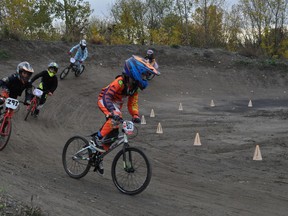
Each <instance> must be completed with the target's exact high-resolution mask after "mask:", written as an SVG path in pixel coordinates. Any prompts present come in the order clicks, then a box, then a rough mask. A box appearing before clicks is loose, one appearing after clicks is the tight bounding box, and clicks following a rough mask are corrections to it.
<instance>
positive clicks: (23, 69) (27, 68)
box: [16, 61, 34, 82]
mask: <svg viewBox="0 0 288 216" xmlns="http://www.w3.org/2000/svg"><path fill="white" fill-rule="evenodd" d="M16 72H17V73H18V74H19V77H20V79H21V80H23V81H24V82H27V81H28V80H29V79H30V77H31V76H32V74H33V73H34V70H33V68H32V66H31V65H30V64H29V62H26V61H25V62H21V63H19V64H18V66H17V69H16ZM25 74H27V75H25Z"/></svg>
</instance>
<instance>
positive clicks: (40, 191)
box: [0, 41, 288, 216]
mask: <svg viewBox="0 0 288 216" xmlns="http://www.w3.org/2000/svg"><path fill="white" fill-rule="evenodd" d="M72 45H74V44H71V43H64V42H50V43H48V42H30V41H29V42H15V41H0V53H2V55H0V56H2V58H0V75H1V77H3V76H6V75H9V74H11V73H13V72H14V71H15V69H16V66H17V64H18V63H19V62H20V61H24V60H26V61H29V62H30V63H31V64H32V65H33V67H34V69H35V71H36V72H40V71H42V70H43V69H45V68H46V66H47V64H48V63H49V62H50V61H56V62H58V63H59V65H60V67H61V68H60V71H61V69H63V68H64V67H65V66H66V65H67V64H68V55H67V51H68V50H69V48H70V47H71V46H72ZM147 48H150V47H147V46H132V45H131V46H127V45H126V46H94V45H90V46H89V56H90V57H89V59H88V60H87V61H86V63H85V65H86V70H85V72H84V73H83V75H81V76H80V77H78V78H76V77H75V76H74V75H73V74H69V75H68V77H67V78H66V79H65V80H61V81H59V87H58V89H57V90H56V92H55V94H54V95H53V97H51V98H48V100H47V103H46V104H45V106H44V107H43V110H41V113H40V116H39V118H38V119H33V118H31V119H29V120H28V121H27V122H26V121H24V115H25V107H21V109H20V111H19V112H18V113H17V114H16V115H15V118H14V119H13V132H12V136H11V139H10V142H9V144H8V146H7V147H6V148H5V149H4V150H3V151H2V152H0V163H1V166H0V173H1V175H0V179H1V181H0V191H4V193H8V194H11V195H12V196H13V197H17V199H19V200H21V201H23V202H26V203H28V204H29V203H30V199H31V196H33V198H34V201H33V203H34V204H35V205H37V206H39V207H41V209H42V210H43V212H44V213H45V214H47V215H48V214H49V215H62V216H65V215H69V216H70V215H119V214H120V215H131V216H132V215H133V216H134V215H167V216H169V215H181V216H185V215H187V216H188V215H189V216H190V215H203V216H204V215H207V216H208V215H209V216H210V215H215V216H218V215H219V216H223V215H239V216H240V215H241V216H242V215H245V216H250V215H251V216H252V215H253V216H254V215H262V216H271V215H275V216H276V215H279V216H282V215H283V216H284V215H286V214H287V213H286V212H287V195H286V191H287V189H288V188H287V185H288V184H287V183H288V174H287V165H288V162H287V159H288V156H287V153H286V151H287V146H288V144H287V141H288V140H287V136H286V133H287V123H286V120H287V113H288V112H287V92H288V89H287V73H286V72H283V68H284V67H278V65H274V64H269V63H268V64H267V62H259V61H256V60H251V59H248V58H245V57H243V56H240V55H238V54H237V53H228V52H225V51H223V50H217V49H206V50H203V49H196V48H191V47H174V48H173V47H158V46H153V47H152V48H153V49H154V50H155V53H156V56H157V59H158V63H159V65H160V71H161V76H160V77H156V78H155V79H153V80H152V81H151V82H150V84H149V86H148V88H147V89H145V90H144V91H143V92H141V93H140V98H139V105H140V113H141V115H144V116H145V117H146V121H147V124H146V125H139V135H138V136H137V138H136V139H135V140H133V141H132V143H131V145H135V146H137V147H139V148H141V149H142V150H143V151H144V152H145V153H146V154H147V155H148V156H149V158H150V161H151V163H152V167H153V176H152V180H151V183H150V185H149V187H148V188H147V189H146V190H145V191H144V192H143V193H141V194H139V195H137V196H134V197H131V196H126V195H123V194H121V193H119V192H118V190H117V189H116V188H115V186H114V185H113V183H112V181H111V175H110V167H111V161H112V159H113V154H112V155H110V156H108V157H107V159H106V158H105V161H104V168H105V176H104V177H103V178H102V177H100V176H98V175H97V174H96V173H94V172H93V171H91V172H90V173H89V174H88V175H87V176H85V177H84V178H82V179H80V180H75V179H71V178H69V177H68V176H67V174H66V173H65V172H64V169H63V166H62V161H61V154H62V149H63V146H64V144H65V142H66V141H67V140H68V139H69V138H70V137H71V136H73V135H82V136H87V135H89V134H90V133H92V132H95V131H96V130H97V129H98V128H99V127H100V126H101V125H102V123H103V122H104V120H105V119H104V117H103V115H102V113H101V112H100V111H99V110H98V108H97V105H96V101H97V96H98V94H99V92H100V90H101V88H102V87H104V86H106V85H107V84H108V83H110V82H111V81H112V80H113V78H114V77H115V76H116V75H118V74H121V71H122V66H123V62H124V60H125V59H127V58H129V57H130V56H131V55H132V54H136V55H144V54H145V51H146V49H147ZM212 99H213V101H214V103H215V107H210V105H209V104H210V101H211V100H212ZM249 100H251V101H252V102H253V107H248V102H249ZM180 103H181V104H182V106H183V111H179V110H178V107H179V104H180ZM151 109H153V110H154V111H155V115H156V116H155V118H150V117H149V115H150V112H151ZM124 116H125V117H126V118H130V116H129V115H128V112H127V109H124ZM158 123H161V125H162V128H163V134H156V128H157V125H158ZM196 133H199V135H200V139H201V143H202V145H201V146H194V145H193V141H194V138H195V135H196ZM256 144H258V145H259V146H260V149H261V153H262V157H263V160H262V161H253V160H252V158H253V153H254V150H255V146H256ZM115 153H116V152H115ZM0 211H1V208H0Z"/></svg>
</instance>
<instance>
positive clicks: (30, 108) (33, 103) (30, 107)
mask: <svg viewBox="0 0 288 216" xmlns="http://www.w3.org/2000/svg"><path fill="white" fill-rule="evenodd" d="M33 107H35V108H36V104H35V101H34V100H32V101H31V104H30V105H29V107H28V109H27V113H26V116H25V118H24V120H25V121H27V119H28V116H29V115H30V114H31V113H32V112H33V111H34V110H35V108H34V110H33Z"/></svg>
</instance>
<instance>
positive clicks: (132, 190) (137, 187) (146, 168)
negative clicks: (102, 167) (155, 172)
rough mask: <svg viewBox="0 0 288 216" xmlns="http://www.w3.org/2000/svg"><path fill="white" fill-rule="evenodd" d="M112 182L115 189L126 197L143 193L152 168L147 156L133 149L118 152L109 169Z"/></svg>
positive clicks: (148, 181)
mask: <svg viewBox="0 0 288 216" xmlns="http://www.w3.org/2000/svg"><path fill="white" fill-rule="evenodd" d="M111 174H112V180H113V183H114V184H115V186H116V187H117V189H118V190H119V191H120V192H122V193H124V194H127V195H136V194H139V193H141V192H142V191H144V190H145V189H146V188H147V186H148V185H149V183H150V180H151V176H152V168H151V165H150V162H149V160H148V158H147V156H146V155H145V154H144V153H143V152H142V151H141V150H140V149H137V148H134V147H128V148H126V149H125V152H124V150H121V151H119V152H118V153H117V154H116V156H115V158H114V160H113V162H112V168H111Z"/></svg>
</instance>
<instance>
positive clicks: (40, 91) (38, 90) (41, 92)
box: [33, 88, 43, 97]
mask: <svg viewBox="0 0 288 216" xmlns="http://www.w3.org/2000/svg"><path fill="white" fill-rule="evenodd" d="M33 94H34V95H36V96H37V97H40V96H41V95H43V91H42V90H40V89H37V88H35V89H34V90H33Z"/></svg>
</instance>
